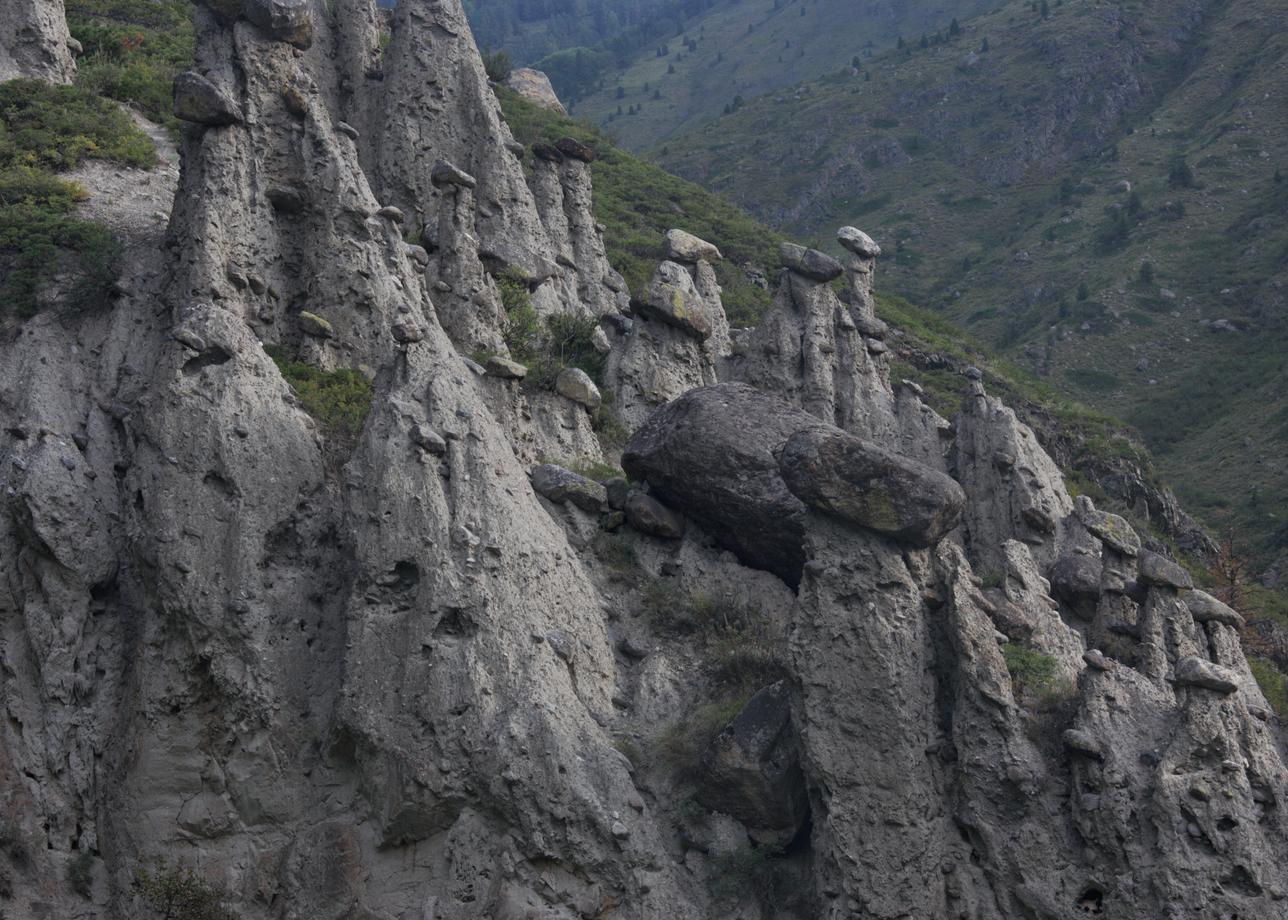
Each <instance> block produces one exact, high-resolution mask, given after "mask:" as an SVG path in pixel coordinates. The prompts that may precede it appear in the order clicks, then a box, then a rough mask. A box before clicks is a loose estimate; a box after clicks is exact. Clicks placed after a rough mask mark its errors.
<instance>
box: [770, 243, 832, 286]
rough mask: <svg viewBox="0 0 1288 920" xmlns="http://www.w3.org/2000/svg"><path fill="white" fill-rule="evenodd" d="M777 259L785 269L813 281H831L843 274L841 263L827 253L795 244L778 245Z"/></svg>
mask: <svg viewBox="0 0 1288 920" xmlns="http://www.w3.org/2000/svg"><path fill="white" fill-rule="evenodd" d="M778 258H779V259H780V260H781V261H782V263H783V265H785V266H786V267H787V268H789V269H791V270H792V271H794V272H796V273H797V274H798V275H804V276H805V277H806V278H809V279H811V280H813V281H831V280H832V279H834V278H839V277H841V275H842V274H844V272H845V269H844V267H842V265H841V263H840V262H838V261H836V259H833V258H832V257H831V256H829V255H828V254H827V253H825V252H819V251H818V250H817V249H807V248H806V247H804V246H799V245H797V244H796V243H779V244H778Z"/></svg>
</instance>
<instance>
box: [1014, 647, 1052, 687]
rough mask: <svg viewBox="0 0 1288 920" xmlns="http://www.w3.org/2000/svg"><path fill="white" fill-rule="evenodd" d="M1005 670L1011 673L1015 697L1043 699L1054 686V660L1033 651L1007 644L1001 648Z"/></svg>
mask: <svg viewBox="0 0 1288 920" xmlns="http://www.w3.org/2000/svg"><path fill="white" fill-rule="evenodd" d="M1002 657H1003V658H1005V659H1006V669H1007V670H1008V671H1010V672H1011V683H1012V684H1013V685H1014V686H1015V691H1016V695H1017V696H1020V695H1033V696H1037V697H1045V696H1048V695H1049V694H1051V693H1053V692H1054V691H1055V690H1056V689H1057V688H1056V686H1055V660H1054V659H1052V658H1051V656H1049V655H1044V654H1042V653H1041V652H1039V651H1035V650H1034V649H1030V648H1025V647H1024V646H1022V645H1016V644H1015V643H1013V642H1008V643H1006V644H1005V645H1003V646H1002Z"/></svg>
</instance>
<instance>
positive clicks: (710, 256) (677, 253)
mask: <svg viewBox="0 0 1288 920" xmlns="http://www.w3.org/2000/svg"><path fill="white" fill-rule="evenodd" d="M666 257H667V258H668V259H670V260H671V261H672V262H689V263H693V262H719V261H720V260H721V258H723V257H722V256H721V255H720V250H719V249H717V248H716V247H715V246H714V245H713V244H711V243H708V242H707V241H706V240H704V239H699V238H698V237H696V236H694V235H693V234H692V233H688V232H686V231H684V230H668V231H666Z"/></svg>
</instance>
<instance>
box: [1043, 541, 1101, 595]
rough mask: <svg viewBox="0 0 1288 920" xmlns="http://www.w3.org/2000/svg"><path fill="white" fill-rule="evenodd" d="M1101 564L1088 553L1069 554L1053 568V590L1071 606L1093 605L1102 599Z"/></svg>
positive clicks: (1060, 559) (1051, 573)
mask: <svg viewBox="0 0 1288 920" xmlns="http://www.w3.org/2000/svg"><path fill="white" fill-rule="evenodd" d="M1100 569H1101V562H1100V559H1099V558H1098V557H1096V556H1092V555H1089V554H1087V553H1069V554H1068V555H1065V556H1061V557H1060V558H1059V559H1057V560H1056V561H1055V563H1054V564H1053V565H1052V566H1051V571H1050V573H1049V575H1050V578H1051V589H1052V591H1054V592H1055V595H1056V597H1058V598H1060V599H1061V600H1063V601H1065V602H1066V603H1068V604H1071V605H1075V606H1076V605H1079V604H1088V603H1089V604H1091V605H1093V606H1094V604H1095V602H1096V600H1097V599H1098V598H1099V597H1100Z"/></svg>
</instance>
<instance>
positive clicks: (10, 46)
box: [0, 0, 79, 83]
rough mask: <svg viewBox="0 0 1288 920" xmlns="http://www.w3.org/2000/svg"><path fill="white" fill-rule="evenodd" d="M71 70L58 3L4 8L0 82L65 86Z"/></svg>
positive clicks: (36, 0)
mask: <svg viewBox="0 0 1288 920" xmlns="http://www.w3.org/2000/svg"><path fill="white" fill-rule="evenodd" d="M77 47H79V46H77ZM75 70H76V65H75V63H74V62H73V61H72V37H71V35H69V34H68V32H67V20H66V19H65V18H64V16H63V4H62V2H61V0H12V2H10V3H6V4H5V8H4V9H3V10H0V81H4V80H12V79H14V78H16V77H32V78H34V79H38V80H47V81H49V82H52V83H67V82H69V81H70V80H71V78H72V74H73V73H74V72H75Z"/></svg>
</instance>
